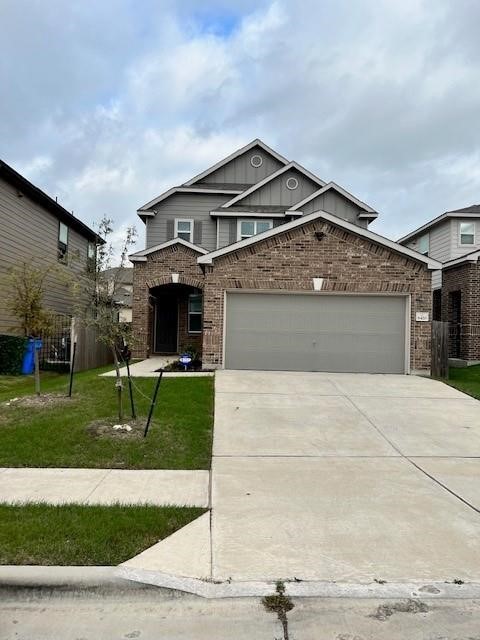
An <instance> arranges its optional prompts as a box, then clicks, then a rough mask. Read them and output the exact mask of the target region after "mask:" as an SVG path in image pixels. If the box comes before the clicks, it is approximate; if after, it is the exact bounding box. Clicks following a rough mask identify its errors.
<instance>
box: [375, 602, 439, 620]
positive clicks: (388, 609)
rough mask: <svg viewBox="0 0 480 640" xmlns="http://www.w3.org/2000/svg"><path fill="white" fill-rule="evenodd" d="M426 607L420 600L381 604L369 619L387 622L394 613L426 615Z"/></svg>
mask: <svg viewBox="0 0 480 640" xmlns="http://www.w3.org/2000/svg"><path fill="white" fill-rule="evenodd" d="M427 611H428V607H427V605H426V604H425V603H424V602H422V601H421V600H412V599H410V600H405V601H402V602H393V603H392V604H381V605H380V606H379V607H378V608H377V610H376V612H375V613H372V614H371V615H370V616H369V617H370V618H375V619H376V620H382V621H383V620H387V619H388V618H390V616H393V614H394V613H427Z"/></svg>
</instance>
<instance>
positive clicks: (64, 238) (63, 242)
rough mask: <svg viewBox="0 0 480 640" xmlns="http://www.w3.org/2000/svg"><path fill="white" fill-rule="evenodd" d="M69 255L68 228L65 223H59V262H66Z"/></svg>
mask: <svg viewBox="0 0 480 640" xmlns="http://www.w3.org/2000/svg"><path fill="white" fill-rule="evenodd" d="M67 254H68V227H67V225H66V224H63V222H59V223H58V260H59V262H66V261H67Z"/></svg>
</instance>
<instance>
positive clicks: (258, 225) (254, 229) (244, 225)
mask: <svg viewBox="0 0 480 640" xmlns="http://www.w3.org/2000/svg"><path fill="white" fill-rule="evenodd" d="M272 227H273V221H272V220H239V221H238V239H239V240H245V239H246V238H251V237H252V236H256V235H257V233H262V232H263V231H268V230H269V229H271V228H272Z"/></svg>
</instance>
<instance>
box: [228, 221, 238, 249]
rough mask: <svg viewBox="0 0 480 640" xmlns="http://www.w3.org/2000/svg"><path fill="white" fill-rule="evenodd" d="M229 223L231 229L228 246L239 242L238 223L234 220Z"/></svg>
mask: <svg viewBox="0 0 480 640" xmlns="http://www.w3.org/2000/svg"><path fill="white" fill-rule="evenodd" d="M229 222H230V229H229V234H228V244H233V243H234V242H236V241H237V221H236V219H235V218H234V219H233V220H230V221H229Z"/></svg>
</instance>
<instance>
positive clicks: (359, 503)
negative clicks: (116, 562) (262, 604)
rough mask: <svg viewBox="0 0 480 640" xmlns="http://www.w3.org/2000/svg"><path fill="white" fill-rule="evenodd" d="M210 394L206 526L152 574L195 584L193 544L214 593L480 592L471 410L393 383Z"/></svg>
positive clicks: (249, 376)
mask: <svg viewBox="0 0 480 640" xmlns="http://www.w3.org/2000/svg"><path fill="white" fill-rule="evenodd" d="M215 390H216V393H215V430H214V449H213V454H214V455H213V463H212V481H211V483H212V496H211V504H212V512H211V517H210V518H208V517H207V516H206V515H205V516H202V519H199V521H195V522H196V523H197V524H195V525H194V526H193V527H192V525H193V523H192V525H188V527H191V531H192V536H191V538H189V533H188V531H187V528H186V529H184V530H182V533H181V534H180V532H178V533H177V534H174V535H173V536H172V537H171V539H169V543H168V545H169V546H168V545H167V546H168V549H167V547H166V546H165V542H162V543H160V544H159V545H157V546H158V547H159V552H160V556H158V554H157V556H156V557H157V558H160V560H159V562H158V563H156V564H155V563H154V564H153V565H152V567H151V568H152V569H156V570H158V571H160V572H162V571H163V572H164V573H170V574H171V573H173V572H175V571H176V568H178V571H176V572H177V573H178V574H181V575H184V576H185V575H190V576H191V577H194V576H193V575H192V574H189V573H188V566H187V564H186V562H185V560H182V558H181V557H180V556H181V554H182V549H183V550H184V551H185V552H187V551H186V550H188V553H190V557H191V556H192V551H191V549H192V545H195V537H197V538H198V539H201V541H202V542H201V548H200V547H199V548H198V550H197V551H198V553H197V554H196V557H197V558H200V557H201V558H202V563H203V564H201V569H200V571H201V573H200V574H199V575H198V576H197V577H200V578H207V579H208V580H210V581H211V582H214V583H216V582H217V581H218V582H222V581H228V582H229V583H232V584H233V583H236V584H240V583H244V584H245V583H247V582H248V583H250V584H253V583H254V582H255V581H257V582H259V581H272V580H278V579H283V580H293V581H313V582H315V581H316V582H319V581H320V582H325V583H330V584H333V583H336V584H337V585H338V584H339V583H349V584H360V583H363V584H365V583H372V582H374V581H375V580H379V581H383V580H385V581H387V583H396V584H398V583H409V584H411V583H416V584H418V583H421V584H429V583H431V582H434V583H445V582H451V581H453V580H454V579H459V580H463V581H465V582H474V583H475V582H480V545H479V543H478V540H479V539H480V514H479V510H480V403H479V402H477V401H476V400H474V399H472V398H470V397H469V396H466V395H464V394H462V393H460V392H459V391H457V390H455V389H453V388H451V387H449V386H447V385H445V384H443V383H440V382H436V381H433V380H430V379H428V378H421V377H415V376H401V375H368V374H326V373H287V372H268V373H267V372H253V371H252V372H250V371H221V372H218V373H217V374H216V384H215ZM175 536H178V540H179V545H177V546H175ZM162 545H163V547H162ZM162 549H164V551H165V553H164V554H163V555H162ZM145 553H147V554H148V552H145ZM175 553H177V560H176V561H175V562H174V563H173V564H172V562H170V561H168V566H164V565H162V562H165V561H166V560H165V559H168V558H172V557H175ZM193 555H195V554H193ZM185 557H186V556H185ZM139 558H140V557H139ZM144 559H145V560H147V561H148V555H147V556H145V558H144ZM182 562H183V568H184V572H182V567H181V566H180V565H182ZM126 564H127V565H129V566H130V568H132V569H135V567H137V568H141V564H142V562H141V561H140V562H138V561H136V559H133V560H132V561H129V562H128V563H126ZM143 566H144V568H148V567H146V565H145V564H144V565H143ZM150 577H151V578H152V581H153V582H154V583H158V584H161V581H160V582H155V578H154V576H153V574H152V575H151V576H150ZM292 584H297V585H300V586H301V585H302V584H305V583H304V582H302V583H298V582H294V583H292ZM377 586H378V585H377Z"/></svg>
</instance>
